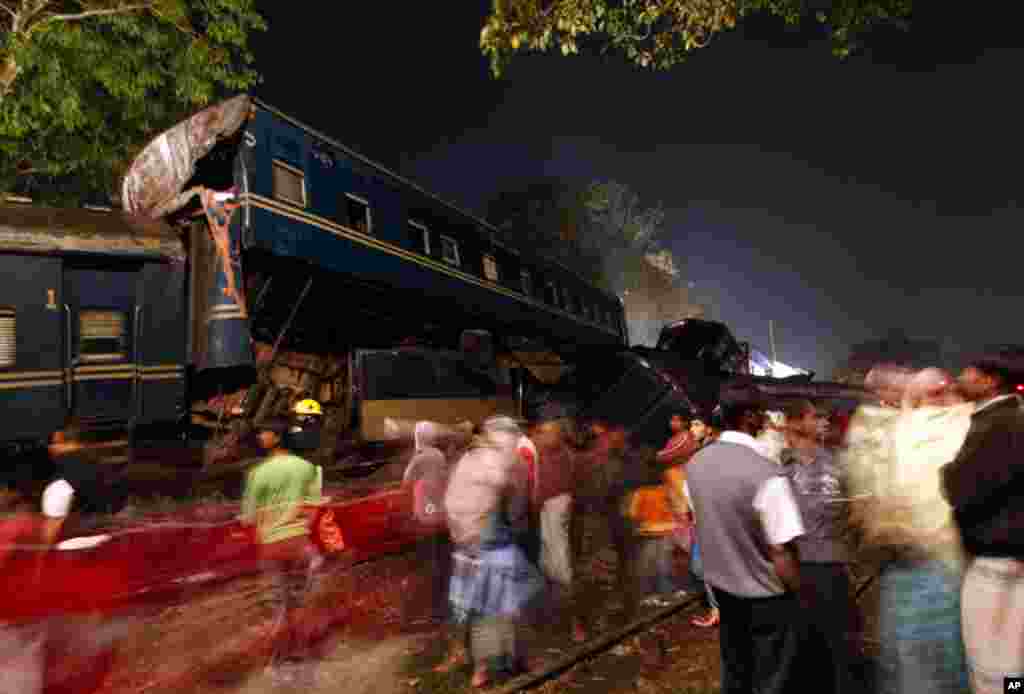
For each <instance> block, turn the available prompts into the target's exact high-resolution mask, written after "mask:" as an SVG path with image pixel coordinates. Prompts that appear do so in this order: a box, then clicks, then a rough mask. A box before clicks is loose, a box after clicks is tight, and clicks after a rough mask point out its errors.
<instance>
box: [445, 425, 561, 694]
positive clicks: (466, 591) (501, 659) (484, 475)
mask: <svg viewBox="0 0 1024 694" xmlns="http://www.w3.org/2000/svg"><path fill="white" fill-rule="evenodd" d="M521 436H522V431H521V430H520V428H519V425H518V424H517V423H516V422H515V421H514V420H513V419H511V418H509V417H491V418H490V419H488V420H487V421H485V422H484V423H483V425H482V427H481V435H480V437H478V439H477V440H476V441H475V442H474V444H473V445H472V446H471V448H470V449H469V450H468V451H467V452H466V454H465V455H464V456H463V457H462V458H461V459H460V460H459V462H458V464H457V465H456V466H455V470H454V472H453V473H452V476H451V479H450V480H449V483H448V490H447V492H446V494H445V498H444V504H445V511H446V513H447V516H448V527H449V530H450V532H451V536H452V540H453V542H454V543H455V551H454V553H453V555H452V578H451V587H450V590H449V603H450V607H451V610H452V617H453V619H454V621H455V623H456V624H458V625H462V626H465V627H466V629H467V632H468V641H469V652H470V656H471V658H472V660H473V680H472V684H473V686H474V687H485V686H487V685H489V684H491V683H492V682H493V681H495V680H496V679H498V678H501V677H504V676H511V675H515V674H517V673H519V672H522V671H524V670H525V666H526V659H525V653H524V651H523V647H522V643H521V641H520V638H519V623H520V622H521V620H522V619H523V617H524V616H525V613H526V611H527V609H528V608H529V607H530V606H531V605H532V604H533V602H534V600H535V598H536V597H537V596H538V594H539V593H540V591H541V589H542V587H543V579H542V577H541V575H540V573H539V572H538V571H537V569H536V568H534V567H533V565H532V564H530V562H529V560H528V559H527V557H526V554H525V552H524V551H523V548H522V546H521V543H522V541H523V535H524V533H525V532H526V531H527V529H528V513H529V490H528V481H527V476H526V474H525V466H523V465H522V463H521V461H520V459H519V457H518V455H517V450H516V447H517V445H518V443H519V440H520V437H521Z"/></svg>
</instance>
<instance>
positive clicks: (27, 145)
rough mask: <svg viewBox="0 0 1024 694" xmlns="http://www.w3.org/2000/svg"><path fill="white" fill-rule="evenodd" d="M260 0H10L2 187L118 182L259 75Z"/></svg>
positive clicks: (2, 51) (0, 20)
mask: <svg viewBox="0 0 1024 694" xmlns="http://www.w3.org/2000/svg"><path fill="white" fill-rule="evenodd" d="M265 28H266V24H265V22H264V20H263V18H262V17H261V16H260V15H259V13H258V12H257V11H256V9H255V4H254V0H0V192H2V191H5V190H6V191H10V190H23V191H30V192H32V191H37V190H38V191H39V192H40V193H42V194H44V196H45V195H46V194H49V195H48V197H53V196H54V195H56V196H57V197H59V198H67V199H75V198H78V199H81V197H83V196H88V195H89V194H90V193H100V194H102V193H107V192H110V191H112V190H114V189H115V188H116V185H117V179H118V177H119V175H120V174H122V173H123V172H124V169H125V168H126V166H127V164H128V163H130V161H131V159H132V158H133V157H134V156H135V154H136V153H137V152H138V151H139V149H140V148H141V147H142V146H144V145H145V144H146V143H147V142H148V141H149V139H151V138H152V137H154V136H155V135H157V134H159V133H160V132H161V131H163V130H165V129H167V128H169V127H171V126H172V125H174V124H175V123H177V122H178V121H180V120H182V119H184V118H185V117H186V116H187V115H189V114H190V113H192V112H194V111H196V110H198V109H199V108H202V107H204V106H206V105H208V104H210V103H211V102H212V101H215V100H217V99H219V98H222V97H223V96H226V95H228V94H230V93H235V92H238V91H243V90H246V89H248V88H249V87H251V86H253V85H254V84H256V83H257V82H258V79H259V77H258V75H257V73H256V72H255V70H254V69H253V68H252V63H253V55H252V53H251V52H250V50H249V46H248V39H249V35H250V33H251V32H252V31H257V30H264V29H265Z"/></svg>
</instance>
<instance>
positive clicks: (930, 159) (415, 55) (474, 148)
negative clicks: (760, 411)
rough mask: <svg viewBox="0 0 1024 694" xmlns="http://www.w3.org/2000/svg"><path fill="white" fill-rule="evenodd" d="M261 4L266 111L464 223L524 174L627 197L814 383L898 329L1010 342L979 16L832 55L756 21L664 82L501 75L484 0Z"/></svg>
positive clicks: (564, 72)
mask: <svg viewBox="0 0 1024 694" xmlns="http://www.w3.org/2000/svg"><path fill="white" fill-rule="evenodd" d="M264 4H265V5H266V6H267V8H268V9H266V10H264V13H265V16H266V17H267V18H268V21H269V23H270V30H269V31H268V32H267V33H266V34H265V35H263V36H260V37H259V38H258V39H257V42H256V54H257V60H258V63H257V66H258V68H259V69H260V70H261V71H262V72H263V73H264V75H265V83H264V85H263V86H262V87H261V88H260V89H259V90H258V92H257V93H258V94H259V95H260V96H261V97H263V98H264V99H266V100H267V101H268V102H270V103H271V104H273V105H275V106H277V107H278V108H281V109H282V110H284V111H286V112H289V113H292V114H293V115H295V116H296V117H298V118H299V119H301V120H303V121H305V122H307V123H309V124H310V125H312V126H314V127H315V128H317V129H320V130H323V131H325V132H327V133H329V134H331V135H333V136H334V137H336V138H337V139H339V140H340V141H342V142H344V143H346V144H348V145H349V146H351V147H353V148H354V149H356V150H358V151H361V152H363V153H364V154H366V155H368V156H369V157H371V158H373V159H375V160H377V161H380V162H382V163H384V164H386V165H388V166H390V167H393V168H396V169H398V170H400V172H401V173H403V174H404V175H407V176H409V177H411V178H413V179H414V180H416V181H418V182H420V183H421V184H422V185H424V186H425V187H426V188H428V189H430V190H433V191H435V192H437V193H439V194H440V195H442V196H443V197H445V198H447V199H449V200H451V201H453V202H455V203H457V204H459V205H461V206H463V207H466V208H469V209H471V210H473V211H476V212H478V213H482V211H483V209H484V207H485V205H486V202H487V201H488V200H489V199H490V198H491V197H493V196H494V195H495V194H496V193H497V192H499V191H501V190H503V189H509V188H516V187H518V186H520V185H521V184H523V183H524V182H526V181H529V180H534V179H537V178H540V177H546V176H554V177H559V178H563V179H566V180H569V181H573V182H587V181H590V180H608V179H611V180H616V181H619V182H622V183H625V184H627V185H629V186H630V187H632V188H633V189H634V190H636V191H637V192H638V193H639V194H640V196H641V198H642V200H643V201H644V202H645V203H647V204H650V205H654V204H656V203H658V202H661V203H662V204H664V206H665V208H666V210H667V212H668V216H667V224H666V226H667V235H666V240H667V241H668V242H669V245H670V247H671V248H672V250H673V251H674V252H675V253H676V256H677V259H678V260H680V261H683V263H682V264H683V266H684V268H685V270H684V272H685V273H686V274H687V276H688V279H689V280H690V281H692V282H694V283H695V285H696V286H695V289H694V292H695V295H696V298H697V299H698V300H700V301H703V302H707V303H710V304H711V306H712V307H713V312H714V317H716V318H719V319H722V320H724V321H725V322H726V323H727V324H729V325H730V326H731V327H732V329H733V331H734V332H735V333H736V335H737V337H738V338H739V339H745V340H750V341H751V342H752V343H753V344H754V346H755V347H758V348H760V349H762V350H763V351H768V347H769V339H768V321H769V319H774V321H775V331H776V342H777V347H778V357H779V359H780V361H783V362H786V363H789V364H791V365H794V366H798V367H803V368H809V369H812V370H815V371H816V372H818V373H819V374H822V375H825V376H827V375H828V373H829V372H830V371H831V368H832V365H833V364H834V363H835V362H836V361H837V360H842V359H843V358H845V356H846V355H847V353H848V348H849V347H850V345H852V344H854V343H857V342H861V341H864V340H867V339H870V338H873V337H877V336H880V335H882V334H885V333H887V332H889V331H890V330H893V329H901V330H903V331H905V332H906V333H907V334H909V335H910V336H912V337H920V338H933V339H940V340H945V341H946V343H947V344H949V345H951V346H959V347H961V348H974V347H976V346H978V345H979V344H982V343H987V342H1011V341H1016V342H1024V325H1022V323H1021V321H1020V318H1019V317H1020V309H1021V306H1022V302H1021V298H1022V295H1024V289H1022V287H1021V282H1020V277H1021V272H1020V268H1021V266H1022V263H1024V259H1022V257H1021V252H1020V251H1021V247H1022V244H1021V241H1020V237H1021V227H1022V224H1021V223H1022V221H1024V213H1022V211H1021V210H1020V209H1018V204H1017V198H1018V197H1019V192H1020V187H1021V176H1020V173H1019V162H1020V161H1021V153H1022V152H1021V149H1022V148H1021V138H1020V123H1021V122H1022V120H1021V115H1022V114H1021V108H1020V106H1019V105H1018V103H1019V96H1018V94H1019V91H1020V88H1019V83H1020V74H1021V73H1020V68H1021V67H1022V66H1024V61H1022V57H1024V51H1022V50H1021V49H1019V48H1012V46H1014V44H1015V43H1020V42H1019V41H1015V40H1014V38H1015V37H1013V36H1011V35H1009V34H1010V32H1011V30H1012V24H1013V22H1006V24H1007V29H1005V30H1001V29H999V26H1000V22H999V18H998V16H994V15H991V14H990V13H987V12H986V11H984V10H983V9H982V8H983V7H987V6H988V5H987V3H986V4H983V5H980V6H979V7H978V16H977V17H973V18H972V17H963V16H961V17H940V16H935V15H929V16H918V17H916V18H915V24H914V28H913V30H912V32H911V33H910V34H909V35H906V34H899V35H895V36H890V35H888V34H884V35H879V36H877V37H875V39H874V41H873V44H872V46H871V49H870V50H869V51H867V52H866V53H865V54H864V55H862V56H859V57H855V58H853V59H851V60H849V61H847V62H845V63H844V62H840V61H838V60H836V59H834V58H832V57H831V55H830V54H829V52H828V46H827V44H826V43H824V42H823V41H821V40H820V38H818V34H817V33H816V32H813V31H804V32H788V33H787V32H784V31H781V30H779V28H778V27H776V26H775V25H774V24H773V23H772V22H758V23H755V24H751V25H749V26H748V27H747V28H746V29H744V30H741V31H736V32H733V33H731V34H729V35H726V36H724V37H720V38H719V39H717V40H716V42H714V43H713V44H712V45H711V46H709V47H708V48H705V49H703V50H701V51H699V52H698V53H696V54H695V55H694V56H693V58H692V59H691V60H690V61H688V62H687V63H685V64H684V65H681V66H679V67H676V68H674V69H673V70H671V71H670V72H665V73H653V72H647V71H642V70H640V69H637V68H632V67H630V66H628V65H626V64H625V62H624V61H622V60H618V59H615V58H610V57H604V58H598V57H573V58H562V57H560V56H559V57H554V56H551V57H548V56H529V57H524V58H522V59H519V60H517V62H516V63H515V64H514V65H513V69H512V70H511V71H510V72H509V74H508V76H507V77H506V79H504V80H503V81H500V82H499V81H495V80H493V79H492V78H491V77H490V76H489V74H488V71H487V65H486V61H485V59H484V58H483V57H482V55H481V54H480V52H479V49H478V47H477V41H478V36H479V30H480V27H481V26H482V23H483V19H484V17H485V15H486V12H487V9H488V6H489V3H487V2H480V3H472V2H447V3H402V4H395V3H344V4H343V6H344V7H345V11H344V13H343V14H337V15H331V14H324V15H322V16H321V15H318V14H317V13H316V12H312V11H310V12H306V13H304V14H300V13H298V12H295V11H294V9H293V8H290V7H289V6H288V4H287V3H281V2H274V3H269V2H267V3H264ZM922 4H923V3H922ZM930 4H936V3H930ZM938 4H940V5H945V3H938ZM339 5H342V4H340V3H339ZM439 6H444V7H445V9H438V7H439ZM456 6H458V7H459V8H461V9H457V8H456ZM949 6H950V9H951V11H953V10H955V11H961V12H962V11H963V9H964V8H966V7H967V5H964V4H960V3H950V4H949ZM325 7H326V5H325ZM350 8H352V9H350Z"/></svg>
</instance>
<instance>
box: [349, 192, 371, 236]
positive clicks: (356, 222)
mask: <svg viewBox="0 0 1024 694" xmlns="http://www.w3.org/2000/svg"><path fill="white" fill-rule="evenodd" d="M343 202H344V203H345V213H346V215H347V219H346V221H347V222H348V225H349V226H350V227H352V228H353V229H355V230H356V231H360V232H362V233H364V234H372V233H373V220H372V219H371V216H370V203H368V202H367V201H366V200H364V199H362V198H360V197H358V196H356V195H353V194H352V193H345V199H344V201H343Z"/></svg>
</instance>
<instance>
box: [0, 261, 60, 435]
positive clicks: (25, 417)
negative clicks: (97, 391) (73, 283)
mask: <svg viewBox="0 0 1024 694" xmlns="http://www.w3.org/2000/svg"><path fill="white" fill-rule="evenodd" d="M60 273H61V262H60V259H59V258H53V257H44V256H22V255H0V276H2V277H3V278H4V290H3V293H2V294H0V411H3V413H4V437H5V438H6V439H9V440H10V439H37V438H42V437H44V436H46V435H47V434H49V432H51V431H53V430H54V429H56V428H57V427H59V426H60V425H61V423H62V422H63V420H64V417H65V416H66V413H67V409H66V390H65V383H64V371H63V369H64V363H63V358H62V355H63V348H64V340H63V333H64V311H63V297H62V292H61V283H60Z"/></svg>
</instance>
